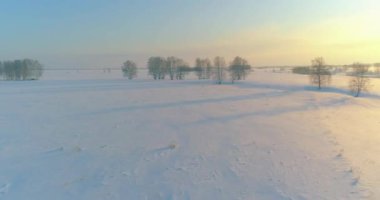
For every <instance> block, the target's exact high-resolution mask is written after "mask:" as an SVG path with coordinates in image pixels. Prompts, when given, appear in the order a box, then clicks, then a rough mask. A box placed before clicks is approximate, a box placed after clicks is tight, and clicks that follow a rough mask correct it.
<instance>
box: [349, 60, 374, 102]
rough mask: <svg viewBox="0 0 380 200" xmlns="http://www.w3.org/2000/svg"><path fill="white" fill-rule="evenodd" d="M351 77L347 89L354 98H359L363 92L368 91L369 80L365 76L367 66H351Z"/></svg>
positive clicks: (359, 64)
mask: <svg viewBox="0 0 380 200" xmlns="http://www.w3.org/2000/svg"><path fill="white" fill-rule="evenodd" d="M352 70H353V73H352V77H351V79H350V81H349V88H350V90H351V93H352V94H353V95H354V96H355V97H359V95H360V93H361V92H363V91H368V89H369V84H370V79H369V78H368V77H367V76H366V74H367V73H368V70H369V66H368V65H365V64H361V63H354V64H353V65H352Z"/></svg>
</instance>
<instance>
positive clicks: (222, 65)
mask: <svg viewBox="0 0 380 200" xmlns="http://www.w3.org/2000/svg"><path fill="white" fill-rule="evenodd" d="M214 78H215V80H216V83H217V84H219V85H220V84H222V83H223V81H224V80H225V78H226V61H225V60H224V58H223V57H220V56H217V57H215V59H214Z"/></svg>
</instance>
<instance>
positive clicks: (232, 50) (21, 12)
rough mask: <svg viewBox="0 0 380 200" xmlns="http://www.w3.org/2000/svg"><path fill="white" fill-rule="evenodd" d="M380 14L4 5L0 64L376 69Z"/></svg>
mask: <svg viewBox="0 0 380 200" xmlns="http://www.w3.org/2000/svg"><path fill="white" fill-rule="evenodd" d="M379 5H380V3H378V2H377V1H375V0H363V1H356V0H265V1H264V0H234V1H231V0H182V1H180V0H130V1H127V0H124V1H121V0H80V1H79V0H2V1H1V2H0V25H1V30H2V31H0V42H1V43H0V45H1V49H0V50H1V51H0V59H1V60H6V59H15V58H24V57H28V58H35V59H39V60H40V61H41V62H42V63H44V64H45V65H47V66H119V65H120V64H121V63H122V62H123V61H124V60H126V59H132V60H136V62H138V63H139V64H140V65H144V64H145V60H146V59H147V57H149V56H155V55H158V56H170V55H174V56H179V57H183V58H185V59H186V60H188V61H189V63H190V64H192V62H193V59H194V58H195V57H214V56H216V55H221V56H224V57H226V58H227V59H230V58H232V57H233V56H235V54H236V55H241V56H244V57H246V58H247V59H248V60H249V61H250V62H251V63H252V64H254V65H281V64H283V65H294V64H308V63H309V60H311V59H312V58H313V57H316V56H325V57H327V58H328V59H327V61H329V60H330V61H331V62H332V63H334V64H339V63H350V62H354V61H363V62H375V61H376V59H377V58H378V59H379V60H378V61H380V55H378V53H380V51H377V50H376V49H378V48H377V47H379V46H376V44H375V43H376V42H377V41H380V40H378V39H379V37H378V36H377V35H378V33H380V32H379V25H378V24H379V23H376V20H373V18H375V19H376V14H374V13H376V12H377V11H378V10H380V7H379ZM377 18H378V15H377ZM363 24H364V25H363ZM358 26H359V27H358ZM355 27H358V29H360V30H355ZM319 31H320V32H319ZM348 32H349V33H348ZM368 32H370V33H369V34H366V33H368ZM356 33H357V34H356ZM342 38H343V39H342ZM325 43H326V44H325ZM339 47H340V48H339ZM347 47H348V48H349V49H351V50H350V51H348V50H347ZM297 49H298V50H297ZM359 49H360V50H359ZM373 50H375V52H373ZM355 52H356V53H355ZM353 56H354V58H355V60H353V59H354V58H353Z"/></svg>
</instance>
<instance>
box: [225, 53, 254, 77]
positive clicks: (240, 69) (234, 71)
mask: <svg viewBox="0 0 380 200" xmlns="http://www.w3.org/2000/svg"><path fill="white" fill-rule="evenodd" d="M229 71H230V75H231V79H232V82H233V81H235V80H242V79H245V77H246V76H247V75H248V74H249V72H250V71H251V66H250V65H249V64H248V61H247V60H245V59H243V58H241V57H239V56H237V57H235V59H234V60H233V61H232V62H231V65H230V67H229Z"/></svg>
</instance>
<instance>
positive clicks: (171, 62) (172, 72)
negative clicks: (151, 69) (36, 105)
mask: <svg viewBox="0 0 380 200" xmlns="http://www.w3.org/2000/svg"><path fill="white" fill-rule="evenodd" d="M166 65H167V72H168V74H169V76H170V80H174V78H177V74H178V71H183V69H179V67H181V66H187V64H186V63H185V61H183V60H182V59H180V58H177V57H174V56H171V57H168V58H167V59H166ZM177 79H178V78H177Z"/></svg>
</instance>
